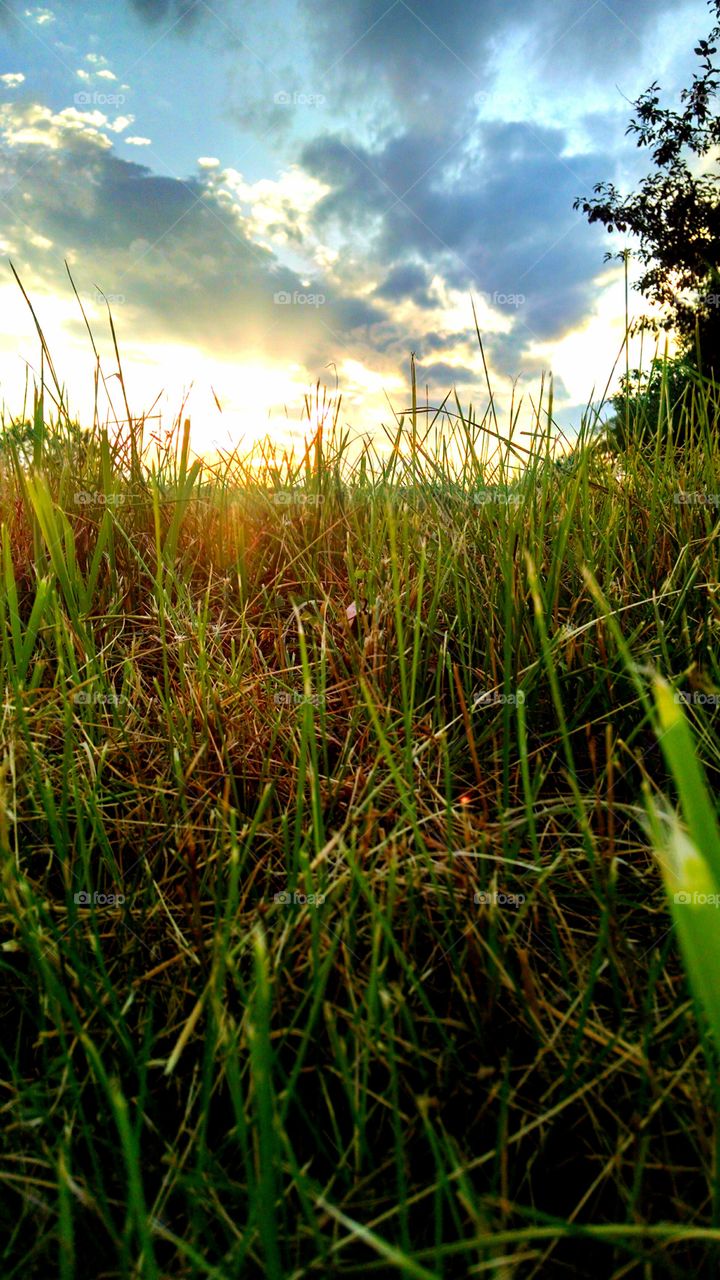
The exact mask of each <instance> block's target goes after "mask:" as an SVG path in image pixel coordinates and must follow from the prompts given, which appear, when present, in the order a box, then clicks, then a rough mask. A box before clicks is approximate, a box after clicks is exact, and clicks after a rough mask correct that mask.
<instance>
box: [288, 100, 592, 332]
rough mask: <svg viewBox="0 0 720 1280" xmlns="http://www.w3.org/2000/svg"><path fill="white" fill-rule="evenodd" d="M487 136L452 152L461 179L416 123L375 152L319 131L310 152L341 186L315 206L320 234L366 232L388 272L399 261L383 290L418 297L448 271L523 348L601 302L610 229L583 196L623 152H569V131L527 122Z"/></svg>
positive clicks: (485, 130)
mask: <svg viewBox="0 0 720 1280" xmlns="http://www.w3.org/2000/svg"><path fill="white" fill-rule="evenodd" d="M478 139H479V146H478V147H477V148H476V149H475V150H474V151H473V153H472V155H467V154H463V152H462V150H460V152H459V160H458V157H457V156H456V157H453V159H452V163H453V164H454V165H456V166H458V164H459V168H458V171H457V172H456V173H455V174H454V176H452V178H451V176H450V174H449V172H445V171H444V163H445V162H443V161H441V163H440V164H439V165H437V164H434V161H435V160H436V157H437V155H438V150H437V144H436V142H435V140H434V139H432V138H427V137H424V136H422V135H420V134H419V133H418V132H417V131H416V132H413V133H409V134H406V135H404V136H402V137H399V138H394V139H392V140H391V141H389V142H388V143H387V145H386V146H385V147H383V148H381V149H379V150H376V151H370V150H368V149H361V148H358V147H356V146H355V145H354V144H352V143H350V144H348V145H346V144H345V143H344V141H343V140H341V139H340V138H338V137H326V138H319V139H316V140H315V141H314V142H311V143H310V144H309V145H308V146H307V147H306V148H305V151H304V153H303V157H302V160H303V165H304V167H305V168H306V169H308V171H309V172H310V173H312V174H313V175H314V176H315V177H317V178H319V179H321V180H322V181H323V182H325V183H327V184H328V185H329V186H330V188H331V190H330V192H329V193H328V194H327V195H326V196H325V197H323V199H322V200H321V201H320V202H319V204H318V205H317V206H316V210H315V215H314V216H315V221H316V225H317V226H318V228H319V229H320V231H321V232H322V231H324V230H325V229H326V228H327V227H329V226H335V227H339V228H340V230H341V231H344V232H346V233H347V234H348V235H349V236H352V235H353V234H355V233H356V232H357V229H358V228H360V229H361V230H363V231H364V232H365V233H366V235H367V236H368V239H369V251H368V252H369V257H370V260H371V261H372V262H373V264H374V266H375V269H376V270H377V272H378V274H380V272H381V271H382V268H383V264H387V263H393V264H394V265H393V267H392V269H391V271H390V272H389V273H387V274H386V275H385V278H384V280H383V282H382V283H381V285H380V286H379V288H378V289H377V290H376V296H382V297H387V298H389V299H391V300H397V299H399V298H401V297H408V296H412V294H413V291H414V290H416V289H418V288H422V283H423V281H427V278H428V275H429V274H432V272H433V271H437V272H439V273H440V274H441V275H442V276H443V277H444V279H445V280H446V282H447V283H448V284H449V285H451V286H453V287H454V288H457V289H458V290H460V291H462V292H465V293H467V294H468V295H470V294H473V295H475V296H478V295H482V297H483V298H484V300H485V301H486V302H487V303H488V305H489V306H491V307H492V308H493V309H494V310H496V311H499V312H500V313H501V314H504V315H506V316H507V317H509V318H510V319H511V320H512V321H513V324H514V330H515V343H516V345H518V344H519V349H521V347H522V346H523V345H527V344H529V343H530V342H532V341H534V340H543V341H546V340H548V339H551V338H554V337H558V336H560V335H561V334H562V333H564V332H566V331H567V330H568V329H570V328H572V327H573V325H575V324H576V323H577V322H578V321H579V320H580V319H582V318H583V316H585V315H586V314H588V313H589V311H590V310H591V305H592V298H591V288H590V286H591V281H592V279H593V277H594V276H595V275H597V274H598V271H599V269H600V267H601V264H602V255H601V253H600V252H599V243H600V237H599V233H598V234H595V233H593V232H592V231H590V230H589V229H588V228H587V226H586V225H585V223H584V221H583V219H582V218H581V217H580V216H579V215H577V214H575V213H574V212H573V210H572V201H573V197H574V196H575V194H577V192H578V191H580V190H582V189H584V188H588V187H590V186H591V185H592V182H593V181H595V180H596V179H597V175H598V174H603V173H608V172H612V171H613V160H612V157H610V156H609V155H607V154H605V155H603V154H594V155H585V156H582V157H573V158H572V159H571V160H568V159H565V158H564V157H563V151H564V149H565V137H564V134H563V132H562V131H561V130H557V129H547V128H545V129H543V128H539V127H538V128H535V127H532V126H530V125H527V124H499V123H490V124H485V125H483V126H480V127H479V129H478ZM428 170H429V172H426V171H428ZM416 175H418V176H416ZM421 175H425V176H421ZM408 187H409V188H410V189H409V190H408ZM418 259H419V260H420V261H422V262H423V263H425V264H426V267H425V269H424V271H423V270H422V269H421V268H418V266H417V263H418Z"/></svg>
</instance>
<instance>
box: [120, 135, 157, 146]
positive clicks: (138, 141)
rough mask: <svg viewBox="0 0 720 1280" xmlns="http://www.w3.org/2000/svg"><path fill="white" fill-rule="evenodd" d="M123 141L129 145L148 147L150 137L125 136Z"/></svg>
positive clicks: (150, 143)
mask: <svg viewBox="0 0 720 1280" xmlns="http://www.w3.org/2000/svg"><path fill="white" fill-rule="evenodd" d="M125 141H126V142H127V143H128V145H129V146H131V147H149V146H152V138H138V137H135V138H126V139H125Z"/></svg>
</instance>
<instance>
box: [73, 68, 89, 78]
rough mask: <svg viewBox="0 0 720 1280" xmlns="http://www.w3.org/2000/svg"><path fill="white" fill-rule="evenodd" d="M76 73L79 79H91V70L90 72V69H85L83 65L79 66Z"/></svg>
mask: <svg viewBox="0 0 720 1280" xmlns="http://www.w3.org/2000/svg"><path fill="white" fill-rule="evenodd" d="M75 75H76V76H77V77H78V80H89V79H90V72H89V71H83V69H82V67H79V68H78V70H77V71H76V72H75Z"/></svg>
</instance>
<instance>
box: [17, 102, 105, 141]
mask: <svg viewBox="0 0 720 1280" xmlns="http://www.w3.org/2000/svg"><path fill="white" fill-rule="evenodd" d="M106 125H107V116H105V115H103V113H102V111H78V110H77V109H76V108H75V107H66V108H65V109H64V111H59V112H57V113H53V112H52V111H51V110H50V108H49V107H42V106H40V105H39V104H38V103H30V104H29V105H27V106H23V107H20V106H19V105H18V106H12V107H11V106H10V105H9V104H8V103H6V104H5V105H4V106H3V107H0V131H1V132H2V135H3V138H4V140H5V142H6V143H7V145H8V146H10V147H20V146H38V147H47V148H48V149H49V150H50V151H57V150H59V149H60V148H61V147H63V146H64V145H65V144H66V143H67V142H68V141H70V139H71V138H72V137H82V138H83V139H84V140H85V141H86V142H90V143H92V144H93V145H94V146H97V147H103V148H107V147H111V146H112V143H111V141H110V139H109V138H107V137H106V136H105V134H104V133H101V132H100V130H101V129H102V128H103V126H106Z"/></svg>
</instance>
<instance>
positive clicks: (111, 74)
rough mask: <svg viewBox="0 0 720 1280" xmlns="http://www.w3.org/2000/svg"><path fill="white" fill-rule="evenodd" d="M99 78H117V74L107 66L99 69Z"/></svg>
mask: <svg viewBox="0 0 720 1280" xmlns="http://www.w3.org/2000/svg"><path fill="white" fill-rule="evenodd" d="M97 74H98V79H100V80H117V76H116V75H115V73H114V72H113V71H109V70H108V69H107V67H103V69H102V71H98V73H97Z"/></svg>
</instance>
